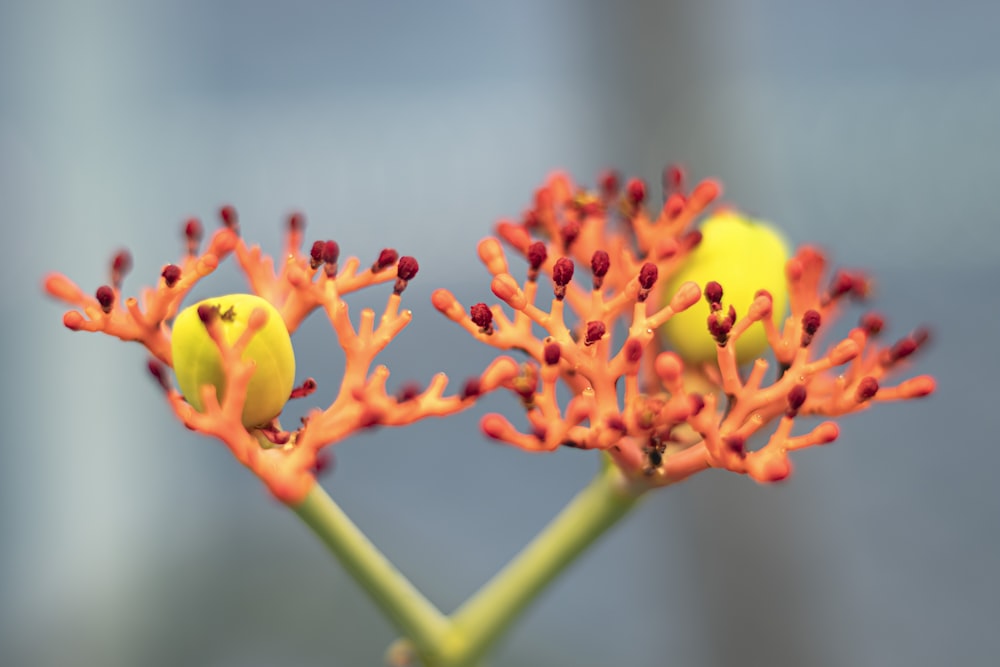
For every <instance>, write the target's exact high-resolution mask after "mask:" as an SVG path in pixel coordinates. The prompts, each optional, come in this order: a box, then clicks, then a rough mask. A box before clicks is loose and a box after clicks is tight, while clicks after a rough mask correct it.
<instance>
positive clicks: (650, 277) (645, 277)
mask: <svg viewBox="0 0 1000 667" xmlns="http://www.w3.org/2000/svg"><path fill="white" fill-rule="evenodd" d="M659 275H660V270H659V269H658V268H656V264H653V263H652V262H646V263H645V264H643V265H642V268H641V269H640V270H639V285H640V286H641V287H642V289H645V290H648V289H652V288H653V284H654V283H656V279H657V278H658V277H659Z"/></svg>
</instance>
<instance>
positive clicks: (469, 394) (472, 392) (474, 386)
mask: <svg viewBox="0 0 1000 667" xmlns="http://www.w3.org/2000/svg"><path fill="white" fill-rule="evenodd" d="M481 393H482V389H481V388H480V385H479V378H469V379H468V380H466V381H465V385H463V386H462V393H461V394H459V397H460V398H461V399H462V400H463V401H464V400H465V399H467V398H475V397H476V396H479V394H481Z"/></svg>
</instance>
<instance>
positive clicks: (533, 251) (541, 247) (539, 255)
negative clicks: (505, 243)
mask: <svg viewBox="0 0 1000 667" xmlns="http://www.w3.org/2000/svg"><path fill="white" fill-rule="evenodd" d="M548 254H549V253H548V251H546V250H545V244H544V243H542V242H541V241H535V242H534V243H532V244H531V245H529V246H528V265H529V266H530V267H531V269H532V270H533V271H537V270H538V269H539V268H540V267H541V266H542V264H544V263H545V260H546V258H547V257H548Z"/></svg>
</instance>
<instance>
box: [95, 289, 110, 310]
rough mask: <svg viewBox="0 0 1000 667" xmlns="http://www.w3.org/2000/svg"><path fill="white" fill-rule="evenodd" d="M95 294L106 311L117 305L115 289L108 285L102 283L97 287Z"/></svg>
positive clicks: (102, 308)
mask: <svg viewBox="0 0 1000 667" xmlns="http://www.w3.org/2000/svg"><path fill="white" fill-rule="evenodd" d="M94 296H95V297H96V298H97V303H99V304H100V306H101V310H103V311H104V312H105V313H110V312H111V308H112V307H113V306H114V305H115V292H114V290H113V289H111V288H110V287H108V286H107V285H101V286H100V287H98V288H97V291H96V292H95V293H94Z"/></svg>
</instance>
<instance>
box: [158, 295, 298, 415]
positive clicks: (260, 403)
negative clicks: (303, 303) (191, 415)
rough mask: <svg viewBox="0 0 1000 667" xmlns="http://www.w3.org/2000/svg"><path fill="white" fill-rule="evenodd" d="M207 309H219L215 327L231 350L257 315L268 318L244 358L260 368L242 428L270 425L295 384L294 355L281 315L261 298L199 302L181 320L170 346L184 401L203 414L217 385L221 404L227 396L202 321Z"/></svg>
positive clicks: (219, 365)
mask: <svg viewBox="0 0 1000 667" xmlns="http://www.w3.org/2000/svg"><path fill="white" fill-rule="evenodd" d="M203 305H207V306H211V307H213V308H217V313H218V316H217V318H216V322H215V324H217V325H219V326H221V327H222V331H223V335H224V337H225V340H226V342H227V343H229V344H230V345H232V344H233V343H235V342H236V341H237V340H238V339H239V337H240V336H241V335H242V334H243V332H244V331H246V328H247V323H248V321H249V320H250V315H251V314H252V313H253V311H254V310H255V309H257V308H260V309H262V310H264V311H266V312H267V323H266V324H265V325H264V326H263V327H261V328H260V329H259V330H257V332H256V333H254V334H253V337H252V338H251V339H250V343H249V345H247V347H246V349H245V350H244V352H243V357H242V358H243V360H244V361H245V360H253V361H254V362H255V364H256V368H255V369H254V372H253V376H252V377H251V379H250V384H249V386H248V387H247V398H246V404H245V405H244V406H243V425H244V426H246V427H247V428H253V427H256V426H262V425H264V424H266V423H268V422H269V421H271V420H272V419H273V418H275V417H276V416H278V414H279V413H280V412H281V410H282V408H283V407H284V406H285V403H286V402H287V401H288V397H289V395H290V394H291V391H292V386H293V385H294V382H295V352H294V351H293V350H292V340H291V338H290V337H289V335H288V329H287V328H285V322H284V320H282V318H281V313H279V312H278V311H277V309H276V308H275V307H274V306H272V305H271V304H270V303H268V302H267V301H266V300H265V299H262V298H261V297H259V296H254V295H252V294H229V295H226V296H220V297H216V298H212V299H205V300H204V301H200V302H198V303H196V304H194V305H193V306H189V307H188V308H185V309H184V310H183V311H181V313H180V314H179V315H177V317H176V318H175V319H174V326H173V334H172V337H171V341H170V348H171V352H172V353H173V362H174V373H175V374H176V375H177V384H178V385H179V386H180V390H181V393H182V394H183V395H184V398H185V399H186V400H187V402H188V403H190V404H191V405H192V406H193V407H194V409H195V410H198V411H199V412H201V411H202V410H203V406H202V403H201V388H202V387H204V386H205V385H213V386H214V387H215V389H216V395H217V396H218V397H219V401H220V402H221V401H222V399H223V398H224V396H223V392H224V391H225V373H224V372H223V366H222V357H221V355H220V354H219V349H218V347H217V346H216V344H215V342H214V341H213V340H212V337H211V336H209V335H208V330H207V329H206V328H205V324H204V323H203V322H202V320H201V318H200V317H199V316H198V308H199V306H203Z"/></svg>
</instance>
